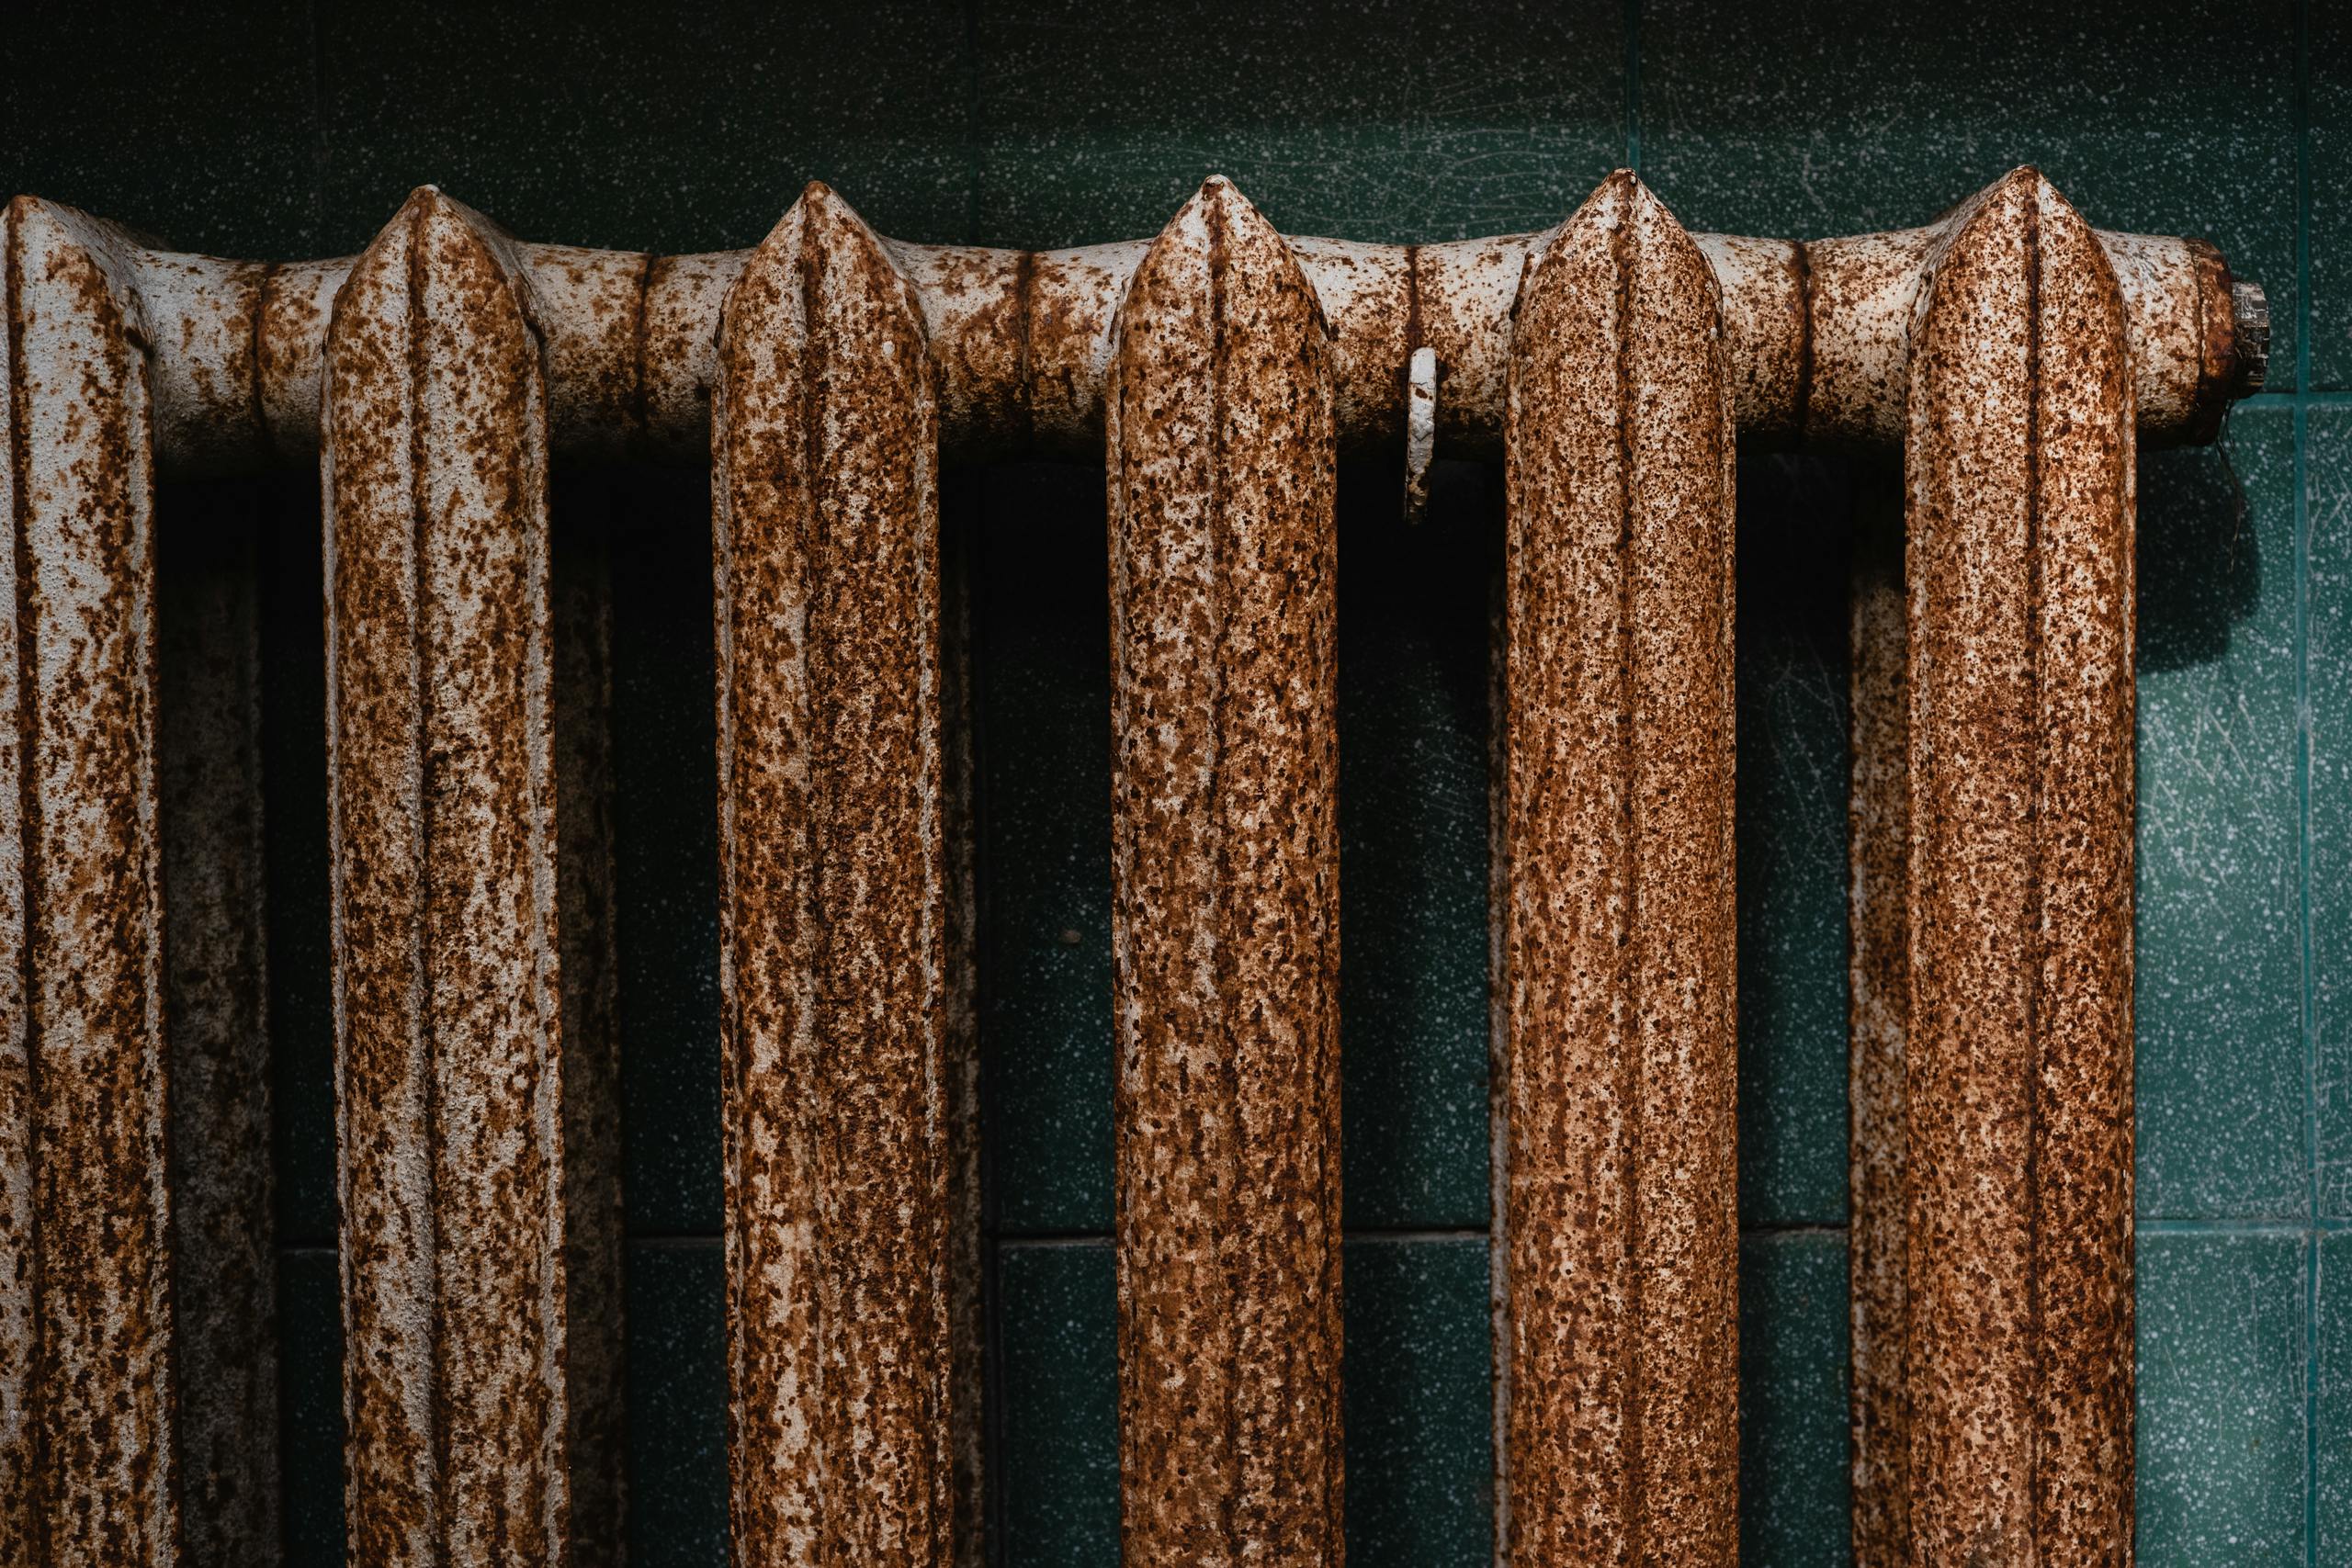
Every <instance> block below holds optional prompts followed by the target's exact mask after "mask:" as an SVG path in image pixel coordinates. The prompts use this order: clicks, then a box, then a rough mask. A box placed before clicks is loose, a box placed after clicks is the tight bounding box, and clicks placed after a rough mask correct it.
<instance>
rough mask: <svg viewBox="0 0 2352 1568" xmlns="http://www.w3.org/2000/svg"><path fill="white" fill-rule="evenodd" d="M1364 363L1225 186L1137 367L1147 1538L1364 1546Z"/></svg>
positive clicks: (1121, 697)
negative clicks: (1354, 668) (1352, 725)
mask: <svg viewBox="0 0 2352 1568" xmlns="http://www.w3.org/2000/svg"><path fill="white" fill-rule="evenodd" d="M1333 379H1334V378H1333V371H1332V363H1331V350H1330V344H1329V335H1328V329H1327V328H1326V326H1325V325H1324V320H1323V314H1322V311H1321V310H1320V309H1319V308H1318V307H1317V301H1316V297H1315V293H1314V290H1313V289H1312V288H1310V287H1309V285H1308V282H1307V279H1306V276H1305V273H1304V271H1303V269H1302V267H1301V265H1300V264H1299V263H1298V261H1297V260H1296V259H1295V257H1294V255H1293V254H1292V252H1291V249H1290V247H1289V246H1287V245H1286V244H1284V243H1283V239H1282V236H1281V235H1279V234H1277V233H1275V232H1274V231H1273V229H1272V227H1271V226H1269V225H1268V224H1267V222H1266V221H1265V220H1264V219H1263V218H1262V217H1261V216H1260V214H1259V213H1258V211H1257V210H1256V209H1254V208H1252V207H1251V206H1250V204H1249V203H1248V202H1247V201H1245V200H1244V199H1243V198H1242V197H1241V195H1240V193H1239V192H1238V191H1236V190H1235V189H1234V188H1233V187H1232V186H1230V185H1228V184H1227V183H1226V182H1225V181H1224V180H1222V179H1212V180H1210V181H1209V182H1207V183H1206V184H1205V185H1204V186H1202V187H1201V189H1200V191H1199V192H1198V194H1196V195H1195V196H1194V197H1193V199H1192V200H1191V201H1190V202H1188V203H1187V204H1186V205H1185V206H1184V208H1183V209H1182V211H1180V212H1179V213H1178V214H1177V215H1176V217H1175V218H1174V219H1173V220H1171V221H1170V223H1169V225H1168V227H1167V228H1166V229H1165V230H1164V231H1162V232H1161V234H1160V236H1159V239H1158V240H1157V241H1155V242H1154V243H1153V244H1152V246H1151V249H1150V252H1149V254H1148V255H1147V256H1146V257H1145V258H1144V260H1143V262H1142V265H1139V266H1138V267H1137V268H1136V272H1135V275H1134V280H1133V282H1132V284H1131V286H1130V288H1129V289H1128V292H1127V297H1126V299H1125V303H1124V304H1122V305H1121V307H1120V309H1119V313H1118V324H1117V333H1116V337H1115V339H1114V347H1113V358H1112V364H1111V368H1110V374H1109V377H1108V383H1107V384H1108V403H1109V410H1110V412H1109V415H1108V424H1109V429H1108V431H1107V434H1106V437H1105V445H1106V449H1107V452H1108V456H1109V468H1110V473H1109V480H1110V517H1111V581H1112V589H1111V618H1112V668H1113V694H1112V739H1113V747H1114V761H1113V781H1112V800H1113V819H1112V821H1113V826H1112V874H1113V896H1112V952H1113V957H1114V991H1113V997H1114V1022H1115V1028H1116V1032H1117V1041H1118V1063H1119V1067H1118V1076H1117V1078H1116V1080H1115V1083H1116V1087H1115V1090H1114V1127H1115V1171H1116V1192H1117V1216H1116V1221H1115V1224H1116V1231H1117V1238H1116V1246H1117V1270H1118V1289H1119V1368H1120V1374H1119V1407H1120V1437H1119V1463H1120V1532H1121V1538H1122V1551H1123V1554H1124V1556H1125V1560H1126V1561H1128V1562H1148V1563H1174V1562H1183V1563H1200V1564H1206V1565H1212V1568H1215V1565H1220V1564H1222V1565H1227V1568H1238V1564H1241V1563H1244V1562H1281V1563H1284V1564H1316V1563H1328V1564H1337V1563H1338V1562H1340V1559H1341V1551H1342V1542H1341V1533H1340V1497H1341V1465H1342V1456H1341V1439H1340V1083H1339V984H1338V982H1339V961H1340V929H1339V925H1340V903H1339V840H1338V823H1337V789H1338V758H1337V738H1336V733H1335V720H1334V712H1333V701H1334V699H1333V692H1334V659H1335V653H1334V647H1333V644H1334V624H1335V615H1334V567H1335V554H1336V551H1335V537H1334V531H1333V521H1332V505H1333V497H1334V485H1335V480H1334V474H1335V468H1334V461H1335V459H1334V429H1333V416H1332V403H1333Z"/></svg>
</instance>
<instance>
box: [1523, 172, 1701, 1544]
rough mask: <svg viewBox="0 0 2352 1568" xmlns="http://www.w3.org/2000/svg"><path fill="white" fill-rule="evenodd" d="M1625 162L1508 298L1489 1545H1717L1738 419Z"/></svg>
mask: <svg viewBox="0 0 2352 1568" xmlns="http://www.w3.org/2000/svg"><path fill="white" fill-rule="evenodd" d="M1717 320H1718V317H1717V299H1716V287H1715V279H1714V275H1713V272H1712V270H1711V269H1710V268H1709V266H1708V265H1707V262H1706V259H1705V257H1704V256H1703V255H1702V253H1701V252H1700V250H1699V249H1698V247H1697V246H1696V245H1694V244H1693V243H1691V239H1690V237H1689V236H1688V235H1687V234H1685V233H1684V232H1683V231H1682V229H1681V227H1680V226H1679V224H1677V223H1676V222H1675V220H1674V219H1673V217H1672V215H1671V214H1669V213H1668V211H1667V210H1666V209H1664V208H1663V207H1661V206H1660V205H1659V204H1658V203H1657V200H1656V198H1654V197H1652V196H1651V195H1650V194H1649V193H1648V191H1646V190H1645V189H1644V188H1643V186H1642V185H1641V183H1640V182H1639V181H1638V180H1636V179H1635V178H1634V176H1633V175H1631V174H1629V173H1624V172H1622V171H1621V172H1620V173H1618V174H1617V175H1612V176H1611V178H1610V179H1609V180H1607V181H1606V182H1604V183H1603V184H1602V186H1600V189H1599V190H1598V191H1596V192H1594V194H1593V195H1592V197H1590V198H1589V200H1588V201H1587V202H1586V203H1585V205H1584V206H1583V207H1582V208H1580V209H1578V210H1577V213H1576V215H1575V216H1573V217H1572V218H1570V219H1569V220H1567V222H1566V224H1564V225H1562V227H1561V228H1560V229H1559V230H1558V231H1556V232H1555V234H1554V235H1553V236H1552V237H1551V238H1549V240H1548V241H1547V242H1546V243H1544V246H1543V247H1542V249H1541V251H1540V253H1539V254H1538V256H1537V258H1536V260H1535V263H1534V265H1533V267H1532V270H1531V271H1530V272H1529V274H1528V276H1527V281H1526V286H1525V289H1524V291H1523V293H1522V295H1521V299H1520V301H1519V306H1518V310H1517V325H1516V328H1515V332H1514V341H1513V347H1512V350H1511V355H1510V406H1509V412H1508V414H1507V424H1506V434H1507V443H1508V456H1507V457H1506V458H1505V476H1506V477H1505V488H1506V494H1507V498H1508V516H1509V522H1508V553H1507V558H1506V566H1505V585H1506V586H1505V599H1504V606H1503V630H1504V637H1505V642H1506V660H1505V676H1504V692H1503V711H1502V713H1501V715H1500V723H1501V725H1502V730H1503V739H1502V742H1501V744H1502V747H1503V755H1502V771H1503V775H1504V776H1503V778H1502V780H1501V781H1500V784H1499V789H1500V791H1501V801H1500V804H1501V808H1502V818H1501V824H1500V831H1501V840H1500V844H1499V859H1500V865H1499V868H1498V883H1499V887H1500V892H1501V897H1502V903H1501V906H1500V908H1499V911H1498V919H1499V920H1500V921H1501V923H1502V927H1503V929H1502V931H1501V933H1500V942H1501V951H1500V954H1499V964H1498V983H1499V987H1498V988H1499V990H1500V992H1501V997H1500V998H1499V1000H1498V1006H1499V1007H1500V1008H1501V1009H1502V1017H1503V1022H1504V1035H1503V1038H1502V1039H1501V1041H1500V1042H1499V1043H1498V1046H1497V1052H1498V1057H1497V1066H1498V1080H1499V1081H1498V1083H1497V1084H1496V1086H1495V1090H1494V1092H1495V1094H1496V1096H1497V1100H1498V1107H1499V1109H1498V1116H1497V1119H1496V1126H1495V1135H1496V1137H1497V1139H1498V1150H1497V1155H1496V1166H1497V1170H1498V1177H1497V1181H1496V1185H1495V1200H1496V1206H1497V1210H1498V1213H1497V1220H1496V1233H1497V1246H1498V1254H1499V1256H1498V1270H1499V1273H1500V1276H1501V1278H1500V1284H1499V1287H1498V1296H1499V1304H1500V1309H1501V1310H1500V1313H1499V1314H1498V1325H1497V1341H1498V1342H1497V1346H1496V1352H1497V1358H1498V1369H1499V1371H1500V1374H1501V1376H1502V1377H1503V1378H1504V1379H1505V1380H1506V1384H1507V1387H1508V1391H1509V1392H1508V1395H1507V1404H1506V1408H1505V1409H1504V1410H1503V1411H1501V1412H1499V1413H1498V1423H1499V1426H1500V1429H1501V1456H1500V1457H1501V1461H1502V1474H1501V1476H1500V1477H1499V1479H1500V1482H1501V1483H1502V1484H1501V1490H1502V1491H1503V1493H1504V1495H1505V1498H1506V1504H1505V1506H1506V1509H1507V1518H1508V1527H1507V1530H1506V1533H1505V1538H1504V1540H1503V1541H1502V1543H1501V1545H1502V1553H1503V1560H1504V1561H1505V1562H1510V1563H1513V1564H1531V1565H1532V1564H1540V1563H1555V1562H1645V1563H1659V1564H1666V1563H1675V1564H1686V1563H1687V1564H1691V1565H1692V1568H1697V1565H1699V1564H1713V1563H1721V1562H1731V1561H1733V1560H1734V1558H1735V1557H1736V1552H1737V1549H1738V1517H1737V1496H1738V1480H1739V1444H1738V1431H1739V1422H1738V1407H1739V1381H1738V1364H1737V1363H1738V1355H1737V1339H1738V1325H1737V1302H1738V1284H1737V1268H1738V1237H1737V1231H1736V1215H1735V1208H1734V1190H1735V1187H1736V1152H1737V1151H1736V1145H1737V1139H1736V1134H1735V1127H1734V1120H1733V1102H1734V1089H1735V1080H1736V1072H1735V1066H1734V1055H1735V1028H1734V1008H1735V999H1736V966H1735V963H1734V943H1735V925H1736V921H1735V914H1734V907H1733V897H1732V877H1733V854H1732V780H1733V758H1732V733H1733V718H1732V577H1731V567H1732V542H1733V506H1732V484H1733V479H1732V458H1733V441H1732V423H1731V405H1730V399H1729V397H1728V395H1727V392H1726V389H1725V367H1724V358H1723V355H1722V351H1721V344H1720V338H1719V334H1718V331H1717Z"/></svg>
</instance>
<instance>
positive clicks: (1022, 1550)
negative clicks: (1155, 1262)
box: [995, 1242, 1119, 1563]
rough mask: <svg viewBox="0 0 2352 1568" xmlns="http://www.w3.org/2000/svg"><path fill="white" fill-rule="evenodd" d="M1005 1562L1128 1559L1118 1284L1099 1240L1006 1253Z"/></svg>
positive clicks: (1001, 1294) (1001, 1462) (1000, 1276)
mask: <svg viewBox="0 0 2352 1568" xmlns="http://www.w3.org/2000/svg"><path fill="white" fill-rule="evenodd" d="M997 1301H998V1311H999V1313H1000V1314H1001V1316H1000V1319H999V1321H1000V1322H1001V1325H1002V1330H1001V1332H1002V1336H1003V1345H1004V1350H1003V1360H1002V1370H1001V1373H1000V1375H999V1381H998V1383H997V1387H998V1389H999V1390H1000V1398H1001V1411H1000V1413H999V1415H998V1416H997V1420H998V1422H999V1423H1000V1427H999V1430H1000V1432H1001V1438H1000V1443H999V1447H998V1450H997V1452H998V1456H999V1457H998V1472H997V1474H998V1517H997V1521H996V1526H995V1529H996V1531H997V1540H998V1551H999V1561H1001V1562H1007V1563H1013V1562H1037V1563H1046V1562H1057V1563H1061V1562H1067V1563H1080V1562H1103V1563H1110V1562H1117V1561H1118V1560H1119V1470H1118V1453H1119V1442H1118V1437H1119V1426H1118V1422H1119V1404H1118V1376H1119V1372H1118V1348H1117V1340H1116V1332H1117V1331H1116V1329H1115V1327H1114V1316H1115V1314H1116V1313H1117V1303H1118V1286H1117V1284H1116V1282H1115V1280H1114V1276H1113V1273H1112V1256H1111V1248H1110V1247H1108V1246H1107V1245H1105V1244H1103V1243H1099V1242H1088V1243H1083V1244H1079V1245H1070V1244H1066V1243H1055V1244H1047V1245H1043V1246H1040V1245H1035V1244H1032V1245H1028V1246H1012V1245H1008V1246H1005V1247H1001V1248H1000V1249H999V1251H998V1255H997Z"/></svg>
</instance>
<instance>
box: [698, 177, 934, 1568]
mask: <svg viewBox="0 0 2352 1568" xmlns="http://www.w3.org/2000/svg"><path fill="white" fill-rule="evenodd" d="M714 445H715V449H716V462H717V477H716V487H715V488H716V496H717V509H718V510H717V547H718V688H719V690H718V702H719V740H718V747H719V763H718V766H719V835H720V851H719V854H720V868H721V871H720V890H721V905H722V908H721V916H720V919H721V939H720V940H721V948H720V952H721V971H720V973H721V983H722V985H723V986H724V987H725V1000H724V1004H723V1012H722V1018H723V1021H724V1029H725V1053H724V1060H723V1067H722V1073H723V1081H724V1098H725V1112H724V1114H725V1125H726V1215H727V1219H726V1224H727V1280H728V1347H729V1401H730V1412H731V1416H730V1420H729V1447H730V1453H729V1466H730V1472H731V1476H732V1488H733V1489H732V1494H731V1504H730V1519H731V1523H732V1529H733V1535H734V1551H735V1555H736V1559H737V1561H739V1562H747V1563H749V1562H760V1563H766V1562H796V1563H797V1562H808V1563H816V1562H826V1563H841V1564H871V1565H874V1568H882V1565H884V1564H892V1565H895V1564H906V1563H944V1562H950V1561H951V1560H952V1552H953V1549H954V1546H955V1542H956V1530H955V1526H954V1519H955V1516H956V1499H955V1491H956V1456H957V1451H958V1447H959V1444H958V1437H957V1434H958V1432H959V1431H960V1430H961V1427H962V1424H963V1423H964V1422H966V1421H967V1420H969V1419H971V1418H972V1414H973V1413H970V1412H967V1411H963V1410H960V1409H959V1408H958V1404H957V1398H958V1394H959V1393H964V1394H966V1395H967V1396H968V1393H969V1387H970V1385H969V1383H968V1382H967V1381H966V1380H960V1379H957V1378H956V1377H955V1376H953V1375H952V1368H953V1362H954V1352H953V1348H952V1336H951V1325H950V1315H949V1314H950V1281H949V1263H950V1255H949V1245H950V1235H951V1225H950V1215H949V1202H950V1194H951V1190H952V1183H951V1168H952V1166H953V1163H954V1156H953V1155H952V1154H951V1150H950V1146H949V1141H948V1135H947V1134H948V1117H949V1114H950V1109H951V1077H952V1076H954V1074H955V1068H953V1067H952V1066H951V1064H950V1063H949V1061H948V1057H947V1036H948V1033H949V1030H950V1010H951V1008H952V1007H953V1006H954V1005H955V1004H954V1002H953V1000H952V993H953V992H954V991H955V990H956V976H955V975H953V974H951V971H952V970H954V969H955V968H956V966H957V965H958V964H960V963H962V962H963V961H964V960H963V956H962V955H963V953H964V951H965V948H966V944H964V943H962V942H960V941H959V938H958V928H957V927H956V922H955V918H954V915H953V913H952V910H951V904H952V899H953V897H954V895H953V893H952V892H951V887H950V883H949V864H950V851H951V845H950V838H951V835H952V832H953V829H951V827H950V825H949V823H948V820H947V815H946V814H947V809H948V807H947V801H946V788H947V783H948V781H947V778H946V768H945V762H944V757H943V751H942V741H941V715H942V707H943V701H944V698H943V690H942V663H941V649H940V603H941V600H940V583H939V499H938V483H937V472H936V468H937V453H938V446H939V433H938V412H937V404H936V401H935V399H934V397H933V388H932V374H931V366H930V361H929V358H928V349H927V344H926V342H925V338H924V333H923V327H922V317H921V315H920V313H919V310H918V308H917V304H916V301H915V299H914V296H913V293H912V291H911V290H910V288H908V287H907V285H906V283H905V281H904V280H903V279H902V278H901V277H900V276H899V273H898V271H897V269H896V267H895V266H894V265H892V263H891V261H890V259H889V257H888V254H886V253H885V252H884V250H883V249H882V247H881V244H880V243H879V242H878V241H876V238H875V236H874V235H873V233H872V232H871V231H868V230H867V229H866V227H865V224H864V223H863V222H861V221H860V220H858V217H857V215H856V214H855V213H854V212H853V211H851V210H850V209H849V208H848V206H847V205H846V204H844V203H843V202H842V201H841V200H840V198H838V197H835V196H834V195H833V194H832V193H831V191H829V190H827V189H826V188H825V187H824V186H820V185H812V186H809V189H808V190H807V191H806V192H804V193H803V195H802V196H801V197H800V199H799V201H797V203H795V204H794V206H793V208H792V210H791V211H789V212H787V213H786V215H785V217H784V220H782V221H781V222H780V223H778V224H777V225H776V227H775V231H773V232H772V233H770V234H769V236H768V237H767V239H766V241H765V242H764V243H762V244H761V246H760V247H759V249H757V250H756V251H754V252H753V253H752V256H751V259H750V260H749V261H748V262H747V263H746V264H745V265H744V268H743V273H742V276H741V278H740V279H739V280H738V281H737V283H736V285H735V288H734V292H733V293H732V294H731V295H730V296H729V300H728V304H727V309H726V312H725V326H724V328H723V331H722V335H721V339H720V345H719V370H718V401H717V404H716V407H715V409H714ZM956 1098H960V1096H956ZM958 1256H961V1253H960V1252H959V1254H958ZM958 1299H962V1298H960V1297H959V1298H958Z"/></svg>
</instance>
